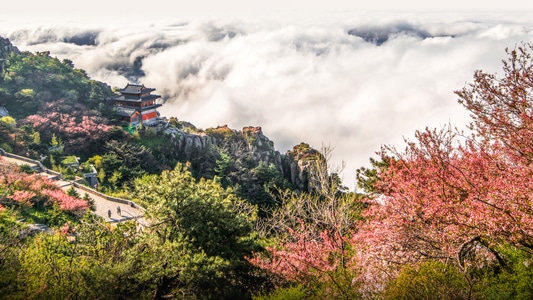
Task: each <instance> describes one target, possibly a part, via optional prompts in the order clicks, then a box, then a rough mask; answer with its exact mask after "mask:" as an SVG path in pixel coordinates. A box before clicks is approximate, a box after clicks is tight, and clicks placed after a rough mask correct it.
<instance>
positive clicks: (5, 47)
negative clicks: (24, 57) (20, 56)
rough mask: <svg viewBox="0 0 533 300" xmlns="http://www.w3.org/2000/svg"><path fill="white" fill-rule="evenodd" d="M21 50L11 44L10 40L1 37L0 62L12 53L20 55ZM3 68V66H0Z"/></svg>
mask: <svg viewBox="0 0 533 300" xmlns="http://www.w3.org/2000/svg"><path fill="white" fill-rule="evenodd" d="M19 52H20V51H19V49H18V48H17V47H15V46H13V45H12V44H11V42H10V41H9V39H6V38H3V37H1V36H0V60H2V59H4V58H6V57H7V56H8V55H9V54H10V53H19ZM0 66H1V64H0Z"/></svg>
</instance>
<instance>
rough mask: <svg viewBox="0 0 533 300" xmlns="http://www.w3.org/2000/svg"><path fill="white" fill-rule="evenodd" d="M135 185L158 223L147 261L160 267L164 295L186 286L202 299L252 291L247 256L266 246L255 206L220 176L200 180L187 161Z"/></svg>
mask: <svg viewBox="0 0 533 300" xmlns="http://www.w3.org/2000/svg"><path fill="white" fill-rule="evenodd" d="M135 188H136V194H137V197H138V198H139V199H141V200H142V201H144V202H145V203H147V204H148V210H147V212H146V213H147V215H149V216H150V217H151V218H152V222H154V223H155V224H157V226H154V230H155V232H154V234H152V237H154V238H155V237H158V238H157V239H152V240H151V242H150V243H149V245H150V246H149V247H150V248H149V249H150V250H149V251H150V253H154V255H153V256H152V255H150V257H147V258H146V259H149V261H145V262H143V263H147V264H150V265H152V266H154V267H153V268H152V271H151V272H156V273H158V278H161V281H159V282H158V284H159V286H158V290H161V291H163V290H164V291H165V292H164V293H163V294H162V295H164V294H165V293H171V292H172V290H173V289H172V287H179V286H185V287H187V288H186V291H187V293H192V294H194V295H195V297H199V298H242V297H246V295H247V293H248V292H249V291H244V290H242V288H243V286H241V285H242V284H243V282H246V281H249V280H250V279H251V278H252V277H253V275H252V270H253V268H252V266H251V265H250V264H249V263H248V262H247V261H246V260H245V256H249V255H251V254H252V252H253V251H260V250H261V248H260V246H259V244H258V241H257V239H256V237H255V235H254V232H253V222H254V220H255V215H256V212H255V209H254V208H253V207H251V206H250V205H249V204H247V203H245V202H244V201H243V200H241V199H238V198H237V197H235V195H233V194H232V193H231V190H226V189H223V188H222V187H221V185H220V184H219V183H218V181H217V180H216V179H215V180H204V179H201V180H200V181H198V182H196V180H195V179H194V177H193V176H192V174H191V173H190V172H189V171H188V170H187V169H186V167H185V166H183V165H181V164H178V165H177V167H176V168H175V169H174V170H173V171H163V173H162V174H161V175H160V176H156V175H152V176H145V177H143V178H142V179H140V180H136V182H135ZM146 247H148V246H146ZM146 251H148V250H146ZM151 257H153V259H152V258H151ZM156 257H159V258H158V259H155V258H156ZM162 258H164V259H162ZM154 259H155V260H154ZM154 269H155V270H154ZM141 275H142V274H139V276H141ZM142 276H146V277H148V276H149V274H145V275H142ZM161 282H163V283H166V284H167V285H168V287H165V286H161ZM153 284H155V283H153ZM250 284H251V283H250Z"/></svg>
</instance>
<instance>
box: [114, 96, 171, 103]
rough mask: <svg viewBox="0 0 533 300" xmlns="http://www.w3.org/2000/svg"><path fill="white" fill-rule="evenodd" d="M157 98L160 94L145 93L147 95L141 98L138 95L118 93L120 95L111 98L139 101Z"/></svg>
mask: <svg viewBox="0 0 533 300" xmlns="http://www.w3.org/2000/svg"><path fill="white" fill-rule="evenodd" d="M158 98H161V95H147V96H143V97H142V98H141V97H140V96H137V97H128V96H125V95H120V96H116V97H113V98H112V99H113V100H115V101H129V102H141V101H149V100H155V99H158Z"/></svg>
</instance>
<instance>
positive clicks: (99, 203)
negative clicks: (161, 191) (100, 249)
mask: <svg viewBox="0 0 533 300" xmlns="http://www.w3.org/2000/svg"><path fill="white" fill-rule="evenodd" d="M0 156H1V157H2V160H4V161H6V162H8V163H12V164H17V165H29V166H30V167H31V168H32V169H34V170H35V171H36V172H37V173H38V175H40V176H44V177H48V178H50V179H53V180H54V181H55V182H56V184H57V186H59V187H60V188H61V189H63V190H64V191H67V190H68V189H70V188H71V187H74V189H75V190H76V191H77V192H78V194H79V195H81V196H83V195H85V194H88V195H89V197H91V199H93V201H94V205H95V207H96V210H95V211H94V213H95V214H96V215H98V216H101V217H102V218H104V220H106V221H107V222H110V223H119V222H124V221H128V220H135V221H136V222H137V223H138V224H139V225H141V226H148V222H147V220H146V219H145V218H144V211H145V209H144V208H142V207H140V206H139V205H137V204H135V203H134V202H132V201H129V200H126V199H121V198H115V197H110V196H107V195H105V194H102V193H100V192H98V191H96V190H94V189H91V188H89V187H86V186H84V185H81V184H79V183H76V182H74V181H67V180H64V179H62V177H61V175H60V174H59V173H57V172H54V171H52V170H49V169H47V168H45V167H44V166H43V165H42V164H41V163H40V162H39V161H36V160H32V159H29V158H27V157H23V156H18V155H15V154H12V153H8V152H5V151H4V150H2V149H0Z"/></svg>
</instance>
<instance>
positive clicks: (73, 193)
mask: <svg viewBox="0 0 533 300" xmlns="http://www.w3.org/2000/svg"><path fill="white" fill-rule="evenodd" d="M67 195H69V196H72V197H76V198H80V193H78V191H76V189H75V188H74V186H70V187H69V188H68V190H67ZM86 195H87V194H86Z"/></svg>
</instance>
